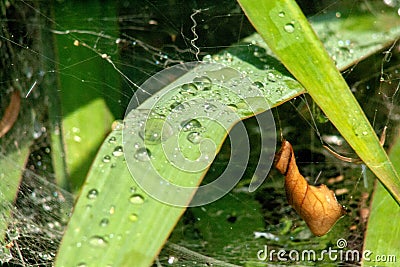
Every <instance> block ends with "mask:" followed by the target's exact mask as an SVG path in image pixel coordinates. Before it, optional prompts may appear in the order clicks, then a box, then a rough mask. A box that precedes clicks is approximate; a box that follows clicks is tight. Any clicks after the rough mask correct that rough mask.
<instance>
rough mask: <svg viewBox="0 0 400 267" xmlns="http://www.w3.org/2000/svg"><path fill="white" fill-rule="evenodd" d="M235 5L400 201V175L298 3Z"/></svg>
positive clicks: (244, 2) (245, 2) (246, 1)
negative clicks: (241, 10) (239, 7)
mask: <svg viewBox="0 0 400 267" xmlns="http://www.w3.org/2000/svg"><path fill="white" fill-rule="evenodd" d="M239 3H240V4H241V6H242V8H243V10H244V12H245V13H246V15H247V17H248V18H249V20H250V21H251V22H252V23H253V25H254V27H255V28H256V29H257V31H258V32H259V33H260V35H261V36H262V37H263V39H264V40H265V42H266V43H267V44H268V46H269V47H270V48H271V50H272V51H273V52H274V53H275V54H276V55H277V56H278V57H279V58H280V60H281V61H282V63H283V64H284V65H285V66H286V68H287V69H288V70H289V71H290V72H291V73H292V74H293V75H294V76H295V77H296V79H297V80H298V81H299V82H300V83H301V84H302V85H303V86H304V87H305V88H306V89H307V92H308V93H309V94H310V95H311V97H312V98H313V99H314V101H315V102H316V103H317V104H318V106H319V107H320V108H321V109H322V111H323V112H324V113H325V114H326V115H327V116H328V118H329V120H330V121H331V122H332V123H333V124H334V125H335V126H336V128H337V129H338V130H339V132H340V133H341V134H342V136H343V137H344V138H345V139H346V141H347V142H348V143H349V144H350V145H351V147H352V148H353V149H354V151H355V152H356V153H357V154H358V156H359V157H360V158H361V159H362V160H363V161H364V163H365V164H366V165H367V166H368V167H369V168H370V169H371V170H372V172H374V173H375V175H376V176H377V177H378V178H379V179H380V181H381V182H382V183H383V184H384V185H385V186H386V188H387V189H388V190H389V191H390V193H391V194H392V196H393V197H394V198H395V199H396V201H397V202H398V203H400V179H399V176H398V174H397V173H396V171H395V169H394V168H393V165H392V164H391V162H390V160H389V158H388V156H387V154H386V152H385V151H384V149H383V147H382V146H381V145H380V143H379V140H378V138H377V136H376V134H375V132H374V130H373V128H372V126H371V124H370V123H369V121H368V120H367V118H366V116H365V115H364V112H363V110H362V109H361V107H360V105H359V104H358V102H357V101H356V99H355V98H354V96H353V94H352V93H351V91H350V89H349V87H348V85H347V84H346V81H345V80H344V79H343V77H342V75H341V74H340V73H339V71H338V69H337V67H336V66H335V64H334V62H333V60H332V58H331V57H330V56H329V54H328V53H327V52H326V50H325V48H324V47H323V45H322V43H321V41H320V40H319V39H318V37H317V35H316V34H315V32H314V31H313V29H312V28H311V26H310V24H309V23H308V21H307V19H306V18H305V16H304V14H303V13H302V12H301V10H300V8H299V7H298V6H297V4H296V2H295V1H289V0H285V1H283V0H282V1H268V0H264V1H257V2H254V1H251V0H239Z"/></svg>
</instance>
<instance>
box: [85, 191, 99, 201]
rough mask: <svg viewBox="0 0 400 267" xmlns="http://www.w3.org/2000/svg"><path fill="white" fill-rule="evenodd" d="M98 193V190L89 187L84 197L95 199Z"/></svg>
mask: <svg viewBox="0 0 400 267" xmlns="http://www.w3.org/2000/svg"><path fill="white" fill-rule="evenodd" d="M98 195H99V192H98V191H97V190H96V189H90V190H89V192H88V193H87V195H86V197H87V198H88V199H95V198H96V197H97V196H98Z"/></svg>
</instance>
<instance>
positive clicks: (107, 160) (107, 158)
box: [103, 155, 111, 163]
mask: <svg viewBox="0 0 400 267" xmlns="http://www.w3.org/2000/svg"><path fill="white" fill-rule="evenodd" d="M110 161H111V157H110V156H109V155H105V156H104V157H103V162H104V163H108V162H110Z"/></svg>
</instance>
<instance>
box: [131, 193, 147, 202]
mask: <svg viewBox="0 0 400 267" xmlns="http://www.w3.org/2000/svg"><path fill="white" fill-rule="evenodd" d="M129 202H130V203H132V204H143V202H144V197H143V196H142V195H140V194H133V195H132V196H131V197H130V198H129Z"/></svg>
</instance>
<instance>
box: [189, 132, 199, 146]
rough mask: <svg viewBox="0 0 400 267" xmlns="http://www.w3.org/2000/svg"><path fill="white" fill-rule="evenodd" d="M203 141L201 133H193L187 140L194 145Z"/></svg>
mask: <svg viewBox="0 0 400 267" xmlns="http://www.w3.org/2000/svg"><path fill="white" fill-rule="evenodd" d="M201 139H202V138H201V134H200V133H199V132H191V133H189V134H188V136H187V140H189V142H191V143H193V144H198V143H200V141H201Z"/></svg>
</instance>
